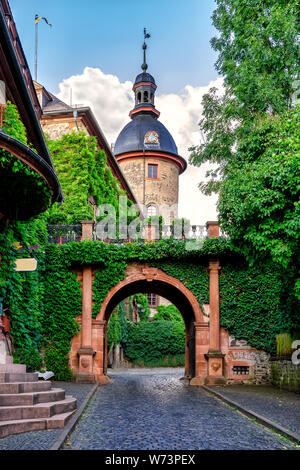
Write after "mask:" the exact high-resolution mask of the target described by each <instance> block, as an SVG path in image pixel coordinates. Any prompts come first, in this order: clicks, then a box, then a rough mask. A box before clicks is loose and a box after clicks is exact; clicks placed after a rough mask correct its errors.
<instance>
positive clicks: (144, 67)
mask: <svg viewBox="0 0 300 470" xmlns="http://www.w3.org/2000/svg"><path fill="white" fill-rule="evenodd" d="M148 38H150V34H149V33H147V31H146V28H144V44H143V50H144V63H143V65H142V70H144V72H146V70H147V68H148V65H147V63H146V49H147V44H146V39H148Z"/></svg>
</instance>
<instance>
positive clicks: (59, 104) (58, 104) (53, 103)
mask: <svg viewBox="0 0 300 470" xmlns="http://www.w3.org/2000/svg"><path fill="white" fill-rule="evenodd" d="M48 94H49V95H50V98H51V100H49V101H48V103H47V104H46V105H45V106H43V113H47V112H52V111H72V112H73V111H74V108H72V107H71V106H69V105H68V104H66V103H64V102H63V101H61V100H60V99H58V98H57V96H55V95H53V94H52V93H50V92H49V91H48Z"/></svg>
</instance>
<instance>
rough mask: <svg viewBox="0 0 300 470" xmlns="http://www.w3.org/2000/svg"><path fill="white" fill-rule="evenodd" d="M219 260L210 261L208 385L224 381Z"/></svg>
mask: <svg viewBox="0 0 300 470" xmlns="http://www.w3.org/2000/svg"><path fill="white" fill-rule="evenodd" d="M220 269H221V268H220V263H219V260H218V259H211V260H210V261H209V307H210V316H209V351H208V354H207V355H206V357H207V360H208V377H207V378H206V383H207V384H211V385H212V384H221V383H224V382H225V379H224V354H222V353H221V350H220V312H219V271H220Z"/></svg>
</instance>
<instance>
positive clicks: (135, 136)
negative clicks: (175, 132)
mask: <svg viewBox="0 0 300 470" xmlns="http://www.w3.org/2000/svg"><path fill="white" fill-rule="evenodd" d="M149 131H154V132H156V133H157V134H158V139H159V144H156V146H155V150H163V151H165V152H171V153H174V154H176V155H177V154H178V150H177V146H176V144H175V142H174V139H173V137H172V136H171V134H170V132H169V131H168V129H166V127H165V126H164V125H163V124H162V123H161V122H159V121H157V119H154V118H153V117H152V116H150V115H147V114H140V115H137V116H135V117H134V118H133V119H132V121H130V122H129V123H128V124H127V125H126V126H125V127H124V129H123V130H122V131H121V132H120V134H119V136H118V138H117V141H116V143H115V148H114V153H115V155H119V154H120V153H123V152H128V151H131V150H143V149H144V148H145V149H147V148H149V147H148V146H146V145H145V144H144V139H145V135H146V133H147V132H149ZM152 148H153V149H154V147H152Z"/></svg>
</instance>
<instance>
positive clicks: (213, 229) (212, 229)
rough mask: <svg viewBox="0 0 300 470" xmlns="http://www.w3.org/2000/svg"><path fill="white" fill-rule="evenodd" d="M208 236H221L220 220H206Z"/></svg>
mask: <svg viewBox="0 0 300 470" xmlns="http://www.w3.org/2000/svg"><path fill="white" fill-rule="evenodd" d="M206 228H207V236H208V237H211V238H218V237H219V236H220V226H219V223H218V222H215V221H211V222H206Z"/></svg>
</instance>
